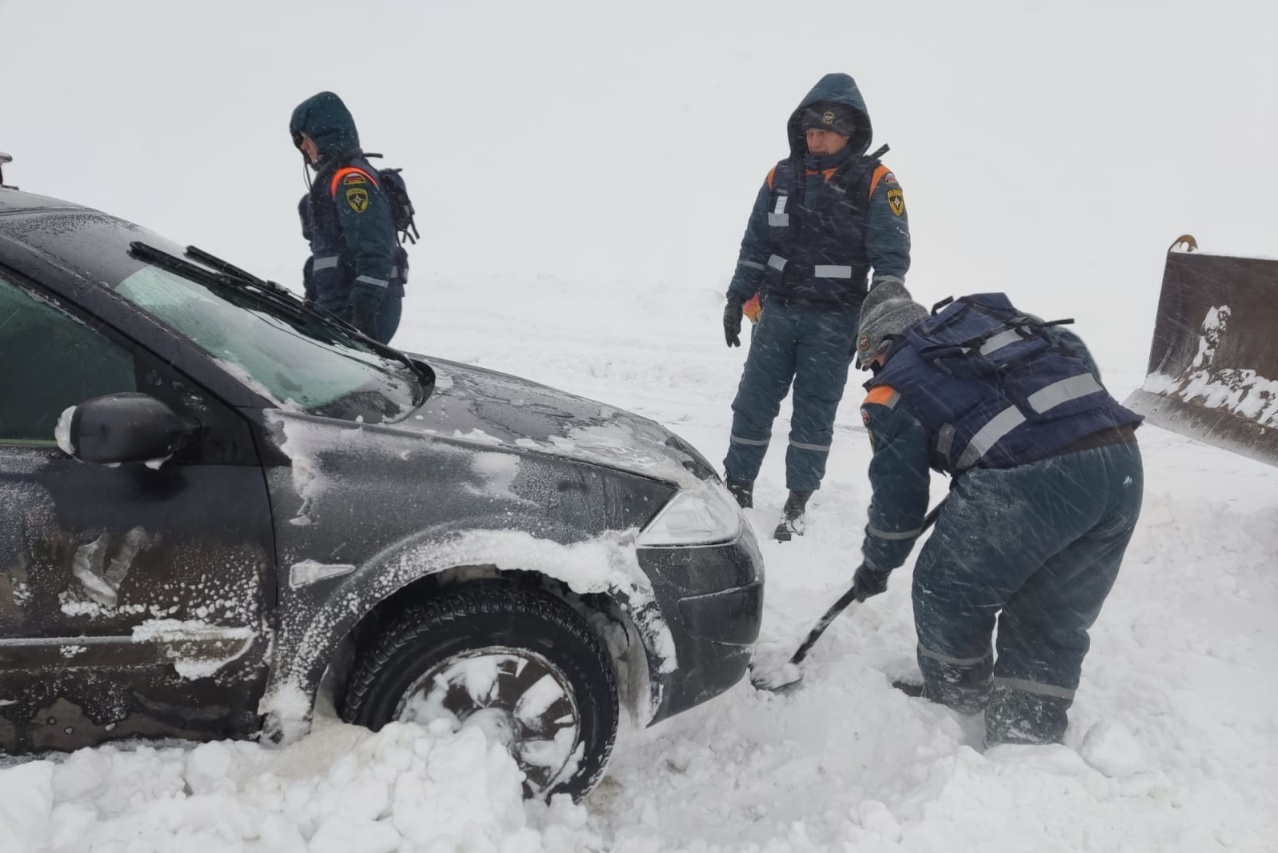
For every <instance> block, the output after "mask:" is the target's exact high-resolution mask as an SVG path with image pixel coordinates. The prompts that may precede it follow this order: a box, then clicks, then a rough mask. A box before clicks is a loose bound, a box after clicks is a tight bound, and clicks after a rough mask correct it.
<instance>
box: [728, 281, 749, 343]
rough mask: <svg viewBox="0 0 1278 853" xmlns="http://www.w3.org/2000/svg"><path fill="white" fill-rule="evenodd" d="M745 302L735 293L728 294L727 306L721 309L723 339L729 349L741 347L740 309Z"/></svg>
mask: <svg viewBox="0 0 1278 853" xmlns="http://www.w3.org/2000/svg"><path fill="white" fill-rule="evenodd" d="M743 305H745V300H744V299H742V298H741V297H740V296H737V295H736V294H735V293H729V294H728V304H727V305H725V306H724V308H723V337H724V339H725V340H726V341H727V342H728V346H729V347H739V346H741V307H742V306H743Z"/></svg>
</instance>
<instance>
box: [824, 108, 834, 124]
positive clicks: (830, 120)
mask: <svg viewBox="0 0 1278 853" xmlns="http://www.w3.org/2000/svg"><path fill="white" fill-rule="evenodd" d="M821 124H834V111H833V110H826V111H825V112H823V113H821Z"/></svg>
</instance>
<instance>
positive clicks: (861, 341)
mask: <svg viewBox="0 0 1278 853" xmlns="http://www.w3.org/2000/svg"><path fill="white" fill-rule="evenodd" d="M927 317H928V311H927V309H926V308H924V307H923V306H922V305H920V304H918V303H917V302H915V301H914V300H913V299H911V298H910V292H909V291H908V290H906V289H905V285H903V284H901V283H900V282H898V281H885V282H883V283H882V284H878V285H875V286H874V287H872V288H870V292H869V293H867V294H866V296H865V302H863V303H861V333H860V334H859V335H858V336H857V339H856V359H857V367H859V368H861V369H862V370H868V369H869V366H870V361H871V360H872V359H873V358H874V356H876V355H878V353H879V351H880V350H882V349H884V348H885V347H886V346H887V345H888V344H889V343H891V341H890V338H891V337H892V336H895V335H899V334H901V333H902V332H904V331H905V330H906V329H908V328H909V327H910V326H913V325H914V324H915V323H917V322H919V321H920V320H925V319H927Z"/></svg>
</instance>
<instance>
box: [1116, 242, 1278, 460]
mask: <svg viewBox="0 0 1278 853" xmlns="http://www.w3.org/2000/svg"><path fill="white" fill-rule="evenodd" d="M1182 241H1185V242H1186V243H1187V244H1189V245H1191V246H1192V245H1194V242H1193V238H1192V237H1189V238H1184V237H1182V238H1181V240H1178V241H1177V243H1175V244H1173V248H1174V247H1175V246H1176V245H1178V244H1179V243H1181V242H1182ZM1124 404H1125V405H1126V406H1127V407H1128V408H1129V409H1133V410H1134V411H1136V412H1139V413H1140V414H1142V415H1145V416H1146V418H1148V420H1149V422H1150V423H1152V424H1155V425H1157V426H1160V427H1163V428H1164V429H1168V430H1171V431H1173V432H1177V433H1180V434H1181V435H1185V436H1188V437H1190V438H1194V439H1199V440H1201V441H1204V442H1207V443H1208V444H1213V445H1216V446H1217V447H1223V448H1225V449H1227V450H1231V451H1233V452H1235V453H1239V454H1242V455H1244V456H1249V457H1251V458H1253V459H1259V460H1260V461H1262V462H1268V463H1269V464H1271V465H1278V261H1276V260H1264V259H1260V258H1236V257H1230V256H1228V255H1204V254H1190V253H1188V252H1173V251H1169V252H1168V253H1167V266H1166V269H1165V270H1164V272H1163V289H1162V294H1161V295H1160V296H1159V299H1158V316H1157V317H1156V318H1155V321H1154V341H1153V345H1152V346H1151V347H1150V350H1149V368H1148V371H1147V375H1146V376H1145V382H1144V384H1143V385H1142V386H1141V388H1140V389H1139V390H1137V391H1133V392H1132V394H1131V395H1130V396H1129V397H1128V398H1127V400H1126V401H1125V402H1124Z"/></svg>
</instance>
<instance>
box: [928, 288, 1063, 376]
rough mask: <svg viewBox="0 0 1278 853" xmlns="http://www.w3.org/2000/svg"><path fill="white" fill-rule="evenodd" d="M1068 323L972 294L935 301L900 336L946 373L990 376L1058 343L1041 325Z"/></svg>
mask: <svg viewBox="0 0 1278 853" xmlns="http://www.w3.org/2000/svg"><path fill="white" fill-rule="evenodd" d="M1073 322H1074V320H1073V319H1072V318H1071V319H1066V320H1051V321H1044V320H1042V319H1040V318H1038V317H1035V316H1034V315H1033V314H1026V313H1024V312H1022V311H1019V310H1017V308H1016V306H1014V305H1012V303H1011V301H1010V300H1009V299H1008V298H1007V296H1006V294H1003V293H977V294H974V295H972V296H963V297H960V298H958V299H954V298H953V297H951V298H949V299H945V300H942V301H941V302H938V303H937V304H936V305H934V306H933V307H932V316H931V317H929V318H928V319H926V320H924V321H923V322H921V323H918V324H916V325H915V326H913V327H911V328H909V329H907V330H906V331H905V334H904V336H903V337H905V338H906V339H907V340H908V341H909V343H910V345H911V346H912V347H913V348H914V350H915V352H917V353H918V354H919V356H920V357H921V358H922V359H923V360H924V361H927V362H930V363H932V364H933V365H934V366H935V367H937V368H938V369H940V370H942V371H944V372H945V373H947V374H949V375H950V376H956V377H959V378H963V379H981V378H993V377H995V376H997V375H1000V374H1005V373H1006V372H1007V371H1008V370H1009V369H1011V368H1012V366H1013V365H1015V364H1018V363H1021V362H1024V361H1026V360H1028V359H1031V358H1033V357H1034V356H1036V355H1038V354H1040V353H1043V352H1046V351H1047V350H1049V349H1054V348H1058V345H1057V342H1056V339H1055V338H1053V337H1052V336H1051V334H1049V333H1048V332H1047V331H1046V329H1047V328H1048V327H1050V326H1061V325H1066V324H1069V323H1073Z"/></svg>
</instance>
